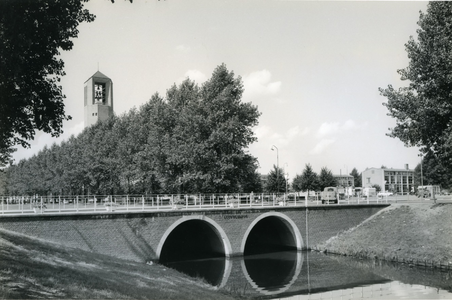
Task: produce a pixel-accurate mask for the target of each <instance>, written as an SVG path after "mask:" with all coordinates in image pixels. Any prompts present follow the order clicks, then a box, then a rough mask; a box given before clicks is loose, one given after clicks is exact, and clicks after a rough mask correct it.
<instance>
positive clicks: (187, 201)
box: [0, 193, 410, 215]
mask: <svg viewBox="0 0 452 300" xmlns="http://www.w3.org/2000/svg"><path fill="white" fill-rule="evenodd" d="M401 200H403V199H402V198H401V197H399V198H397V197H394V196H391V197H373V198H372V197H369V198H361V197H348V198H345V199H342V200H339V201H338V203H337V204H330V203H326V204H322V201H321V199H320V195H319V194H315V195H311V196H309V197H306V196H302V195H299V194H297V193H290V194H268V193H267V194H264V193H263V194H254V193H250V194H175V195H168V194H158V195H75V196H74V195H70V196H68V195H59V196H0V203H1V206H0V214H1V215H6V214H38V213H39V214H43V213H83V212H99V213H101V212H108V211H110V212H112V211H120V212H127V211H158V210H176V209H179V210H190V209H224V208H237V209H241V208H243V209H246V208H251V207H256V208H257V207H285V206H315V205H344V204H375V203H391V202H394V201H395V202H397V201H401ZM405 200H410V199H409V197H408V199H405Z"/></svg>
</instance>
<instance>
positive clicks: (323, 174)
mask: <svg viewBox="0 0 452 300" xmlns="http://www.w3.org/2000/svg"><path fill="white" fill-rule="evenodd" d="M328 186H337V180H336V178H334V176H333V172H332V171H331V170H330V169H328V168H327V167H323V168H322V169H321V170H320V174H319V176H318V189H320V190H321V191H323V190H324V189H325V188H326V187H328Z"/></svg>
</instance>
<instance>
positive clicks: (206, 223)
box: [156, 215, 232, 260]
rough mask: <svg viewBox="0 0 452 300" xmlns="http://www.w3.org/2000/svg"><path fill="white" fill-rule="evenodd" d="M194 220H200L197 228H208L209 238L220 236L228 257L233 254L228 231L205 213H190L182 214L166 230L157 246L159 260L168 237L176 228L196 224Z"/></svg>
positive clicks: (219, 239)
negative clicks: (187, 214) (188, 214)
mask: <svg viewBox="0 0 452 300" xmlns="http://www.w3.org/2000/svg"><path fill="white" fill-rule="evenodd" d="M194 222H198V224H197V226H196V227H197V228H201V229H205V230H206V232H205V233H206V234H207V235H208V237H207V238H210V239H214V238H218V241H219V242H220V243H221V245H222V250H223V252H224V255H225V256H226V257H230V256H231V255H232V247H231V243H230V241H229V238H228V236H227V234H226V232H225V231H224V230H223V228H222V227H221V226H220V225H219V224H218V223H217V222H215V221H214V220H213V219H211V218H209V217H206V216H205V215H190V216H182V217H181V218H180V219H178V220H176V221H175V222H174V223H172V224H171V225H170V226H169V227H168V228H167V229H166V230H165V232H164V233H163V235H162V237H161V239H160V242H159V244H158V246H157V251H156V255H157V260H160V259H161V257H162V251H163V249H164V246H165V243H167V242H168V241H169V240H168V239H169V238H170V236H171V234H173V233H175V232H176V230H177V229H178V228H180V226H185V225H187V224H189V223H192V224H194ZM192 224H190V225H192ZM209 230H210V231H209ZM212 242H215V241H212Z"/></svg>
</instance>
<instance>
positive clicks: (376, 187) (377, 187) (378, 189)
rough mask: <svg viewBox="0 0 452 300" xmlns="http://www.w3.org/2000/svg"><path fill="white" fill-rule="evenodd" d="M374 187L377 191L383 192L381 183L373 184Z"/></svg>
mask: <svg viewBox="0 0 452 300" xmlns="http://www.w3.org/2000/svg"><path fill="white" fill-rule="evenodd" d="M372 187H373V188H375V191H376V192H377V193H378V192H381V186H380V185H378V184H374V185H372Z"/></svg>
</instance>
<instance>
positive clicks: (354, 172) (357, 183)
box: [350, 168, 362, 187]
mask: <svg viewBox="0 0 452 300" xmlns="http://www.w3.org/2000/svg"><path fill="white" fill-rule="evenodd" d="M350 175H351V176H353V178H354V183H355V187H361V186H362V182H361V181H362V180H361V173H358V170H357V169H356V168H353V169H352V171H351V173H350Z"/></svg>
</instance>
